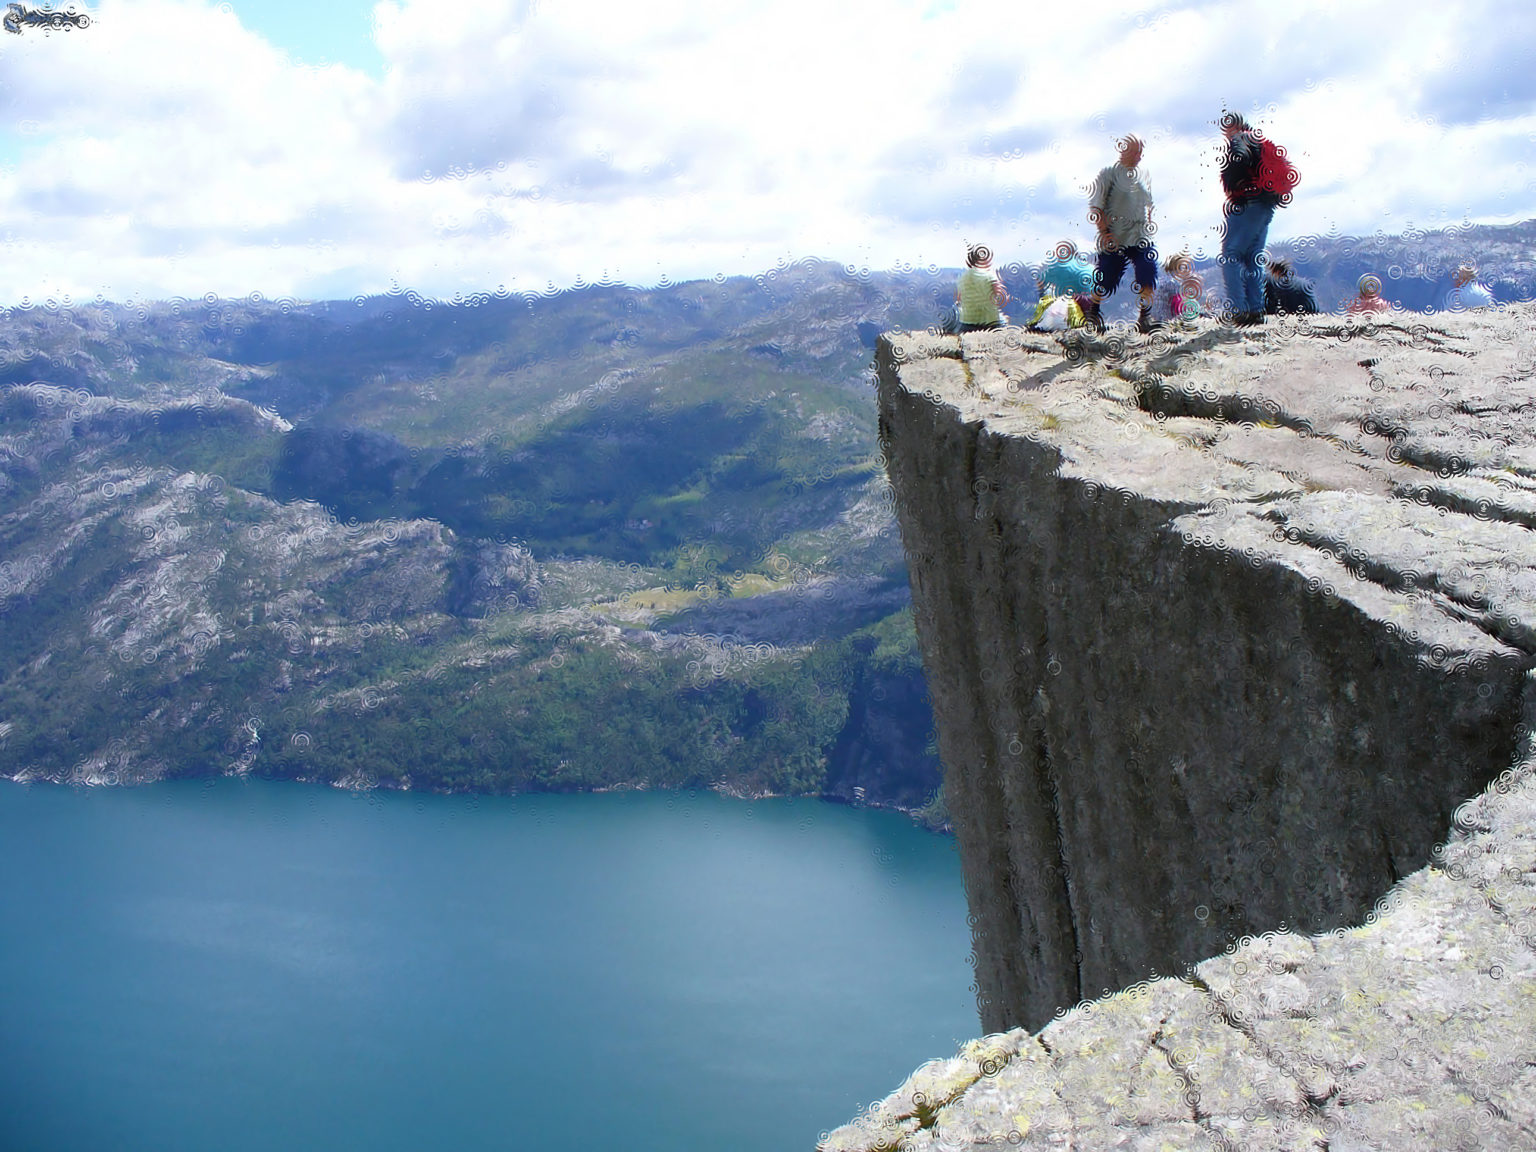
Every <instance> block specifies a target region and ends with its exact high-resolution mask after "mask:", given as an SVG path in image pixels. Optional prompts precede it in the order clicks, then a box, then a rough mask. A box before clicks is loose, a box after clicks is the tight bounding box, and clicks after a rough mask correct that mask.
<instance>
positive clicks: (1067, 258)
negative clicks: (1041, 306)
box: [1035, 240, 1093, 299]
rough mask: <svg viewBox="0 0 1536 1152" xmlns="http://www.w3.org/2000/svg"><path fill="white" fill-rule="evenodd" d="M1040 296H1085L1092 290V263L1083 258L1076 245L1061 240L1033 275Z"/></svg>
mask: <svg viewBox="0 0 1536 1152" xmlns="http://www.w3.org/2000/svg"><path fill="white" fill-rule="evenodd" d="M1035 282H1036V283H1037V284H1038V285H1039V286H1040V296H1041V298H1042V299H1043V298H1044V297H1046V296H1086V295H1087V294H1088V293H1090V292H1092V291H1093V265H1092V264H1090V263H1088V261H1086V260H1084V259H1083V257H1082V255H1081V254H1080V253H1079V252H1078V250H1077V245H1076V244H1074V243H1072V241H1070V240H1063V241H1062V242H1061V243H1060V244H1058V245H1056V250H1055V251H1054V252H1052V253H1051V255H1050V258H1049V259H1048V260H1046V262H1045V264H1044V265H1043V266H1042V267H1041V269H1040V274H1039V275H1038V276H1036V277H1035Z"/></svg>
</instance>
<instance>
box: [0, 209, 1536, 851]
mask: <svg viewBox="0 0 1536 1152" xmlns="http://www.w3.org/2000/svg"><path fill="white" fill-rule="evenodd" d="M1533 242H1536V222H1530V223H1526V224H1521V225H1514V226H1509V227H1504V228H1467V229H1460V230H1455V231H1453V232H1448V233H1433V234H1426V235H1415V236H1404V237H1390V238H1389V237H1374V238H1364V239H1360V238H1352V237H1342V238H1339V237H1335V238H1320V239H1315V240H1312V241H1309V242H1306V243H1298V244H1296V245H1292V246H1291V254H1292V255H1293V256H1294V258H1295V259H1296V261H1297V264H1298V266H1299V268H1300V271H1301V272H1302V274H1303V275H1307V276H1310V277H1312V278H1313V279H1314V280H1315V281H1316V283H1317V286H1318V294H1319V298H1320V299H1321V300H1323V301H1324V302H1325V304H1326V303H1328V302H1329V301H1333V300H1335V299H1336V298H1337V299H1345V298H1347V297H1348V296H1351V295H1352V294H1353V283H1354V280H1355V279H1356V278H1357V277H1358V276H1359V275H1360V274H1362V273H1363V272H1364V271H1374V272H1376V273H1377V274H1378V275H1381V276H1382V278H1383V280H1384V281H1385V282H1386V284H1387V292H1386V294H1387V295H1388V296H1389V298H1392V297H1393V294H1394V292H1396V293H1397V298H1398V299H1399V301H1400V302H1402V303H1404V304H1408V303H1410V302H1411V301H1422V302H1423V303H1428V302H1430V301H1431V300H1432V299H1434V298H1436V297H1435V293H1436V288H1437V285H1438V282H1439V279H1446V280H1447V282H1448V276H1449V271H1450V270H1451V269H1453V268H1454V267H1455V265H1456V264H1458V263H1460V262H1461V261H1462V260H1463V259H1467V258H1472V259H1474V260H1477V261H1478V262H1479V263H1480V265H1481V268H1482V273H1483V279H1484V281H1485V282H1486V283H1489V284H1490V285H1491V286H1492V287H1493V289H1494V291H1495V293H1496V295H1498V296H1499V297H1500V298H1501V299H1505V300H1507V299H1514V298H1529V296H1530V295H1531V293H1532V291H1533V289H1536V261H1533V257H1532V252H1533ZM1279 250H1280V248H1279V246H1277V252H1278V251H1279ZM1394 270H1395V273H1394ZM1031 271H1032V270H1030V269H1027V268H1024V267H1023V266H1012V267H1005V268H1004V275H1005V277H1006V278H1008V279H1010V280H1011V281H1012V282H1013V287H1014V290H1015V294H1016V295H1019V296H1021V297H1022V298H1025V299H1027V298H1030V297H1032V295H1033V291H1032V288H1030V286H1029V281H1030V279H1031ZM954 276H955V273H954V271H953V270H941V269H926V270H922V269H918V270H905V271H899V272H891V273H865V272H859V271H855V270H849V269H845V268H842V267H840V266H837V265H831V264H826V263H822V262H817V261H803V262H801V263H797V264H793V265H787V266H784V267H781V268H777V269H774V270H772V271H770V272H766V273H764V274H762V275H760V276H756V277H740V278H730V279H725V278H722V279H717V280H713V281H697V282H689V283H682V284H664V285H661V286H659V287H655V288H649V289H636V288H631V287H627V286H623V285H615V284H602V285H591V286H586V287H582V288H579V289H576V290H572V291H565V292H559V293H551V294H549V295H543V296H537V295H532V296H522V295H510V294H506V295H486V296H483V297H477V298H473V299H468V300H461V301H455V302H451V303H444V302H441V301H434V300H428V299H424V298H420V297H415V296H411V295H408V294H400V295H396V296H385V297H372V298H365V299H360V300H355V301H332V302H323V303H305V302H298V301H291V300H280V301H270V300H262V299H259V298H252V299H248V300H239V301H228V300H218V299H206V300H172V301H163V302H155V303H146V304H142V305H138V306H131V307H130V306H124V305H115V304H109V303H96V304H92V305H73V304H71V305H65V304H56V303H44V304H42V305H36V306H32V307H25V308H13V309H10V310H9V311H7V312H6V313H5V314H4V315H3V316H0V627H3V630H4V631H3V635H4V640H3V642H0V774H3V775H6V776H10V777H13V778H17V779H26V780H31V779H48V780H60V781H75V782H91V783H128V782H135V781H145V780H152V779H158V778H162V777H168V776H186V775H213V774H222V773H230V772H234V773H254V774H258V775H263V776H271V777H281V778H296V779H308V780H324V781H329V782H333V783H337V784H345V785H349V786H354V787H375V786H378V787H397V788H424V789H435V790H476V791H519V790H527V789H559V790H572V789H596V788H618V787H669V788H703V787H715V788H720V789H723V790H727V791H732V792H738V793H747V794H752V793H768V792H773V793H816V794H823V795H830V796H834V797H840V798H843V799H847V800H850V801H862V802H876V803H887V804H894V805H898V806H901V807H905V808H908V809H923V811H924V812H925V814H926V818H927V819H929V820H930V821H931V822H932V823H935V824H942V823H943V821H944V812H943V804H942V798H941V797H940V795H939V769H938V764H937V759H936V755H935V753H934V751H933V746H932V740H931V733H930V729H931V718H930V715H929V710H928V705H927V700H926V691H925V688H924V684H923V678H922V671H921V667H920V662H919V660H918V657H917V654H916V647H915V639H914V634H913V629H912V625H911V618H910V609H909V606H908V594H907V587H906V572H905V565H904V561H903V557H902V553H901V545H900V540H899V539H898V536H897V533H896V529H895V524H894V519H893V516H892V512H891V507H890V497H889V491H888V488H887V484H886V479H885V475H884V469H883V466H882V461H881V458H880V452H879V445H878V437H877V429H876V426H875V413H874V402H873V392H872V389H871V387H870V385H871V380H872V376H871V373H870V370H869V360H870V349H871V348H872V347H873V343H874V339H875V337H876V335H877V334H878V333H879V332H880V331H883V330H886V329H892V328H913V327H917V328H921V327H927V326H931V325H934V324H937V323H939V322H940V321H941V319H942V317H943V314H944V312H945V309H946V308H947V307H948V305H949V302H950V298H951V296H952V291H953V283H954ZM1208 282H1212V281H1211V277H1210V276H1208ZM1426 286H1427V287H1426ZM1126 295H1127V296H1128V295H1129V294H1128V293H1127V294H1126Z"/></svg>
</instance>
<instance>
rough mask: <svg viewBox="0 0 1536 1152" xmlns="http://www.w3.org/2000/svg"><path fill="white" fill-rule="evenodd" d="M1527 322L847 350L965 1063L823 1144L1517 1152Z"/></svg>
mask: <svg viewBox="0 0 1536 1152" xmlns="http://www.w3.org/2000/svg"><path fill="white" fill-rule="evenodd" d="M1533 320H1536V310H1533V308H1532V307H1531V306H1529V305H1520V306H1515V307H1511V308H1508V309H1505V310H1501V311H1497V312H1485V313H1475V314H1462V315H1433V316H1403V317H1397V316H1392V317H1374V318H1371V319H1370V320H1368V321H1365V322H1361V323H1357V322H1355V321H1354V320H1352V319H1351V320H1341V319H1338V318H1332V317H1322V318H1311V319H1309V320H1303V321H1294V322H1282V323H1274V322H1272V323H1271V324H1270V325H1268V326H1266V327H1264V328H1262V329H1257V330H1246V331H1237V330H1233V329H1230V328H1224V327H1221V326H1218V325H1216V324H1214V323H1211V322H1205V323H1204V324H1201V325H1198V326H1195V327H1192V328H1181V329H1176V330H1172V331H1167V332H1163V333H1158V334H1155V335H1154V336H1152V337H1150V338H1139V337H1129V336H1126V335H1124V334H1115V335H1111V336H1109V337H1107V338H1103V337H1093V336H1089V335H1085V334H1083V333H1070V334H1067V335H1065V336H1062V337H1049V336H1041V335H1035V334H1031V333H1027V332H1024V331H1022V330H1019V329H1005V330H1002V331H1000V332H995V333H981V334H974V335H967V336H964V337H960V338H955V337H946V336H935V335H932V334H924V333H896V334H891V335H889V336H887V337H885V338H884V339H883V340H882V342H881V344H880V347H879V350H878V353H877V365H878V369H879V376H880V407H881V433H882V439H883V446H884V449H885V452H886V458H887V467H888V471H889V474H890V477H891V482H892V486H893V490H894V495H895V500H896V506H897V512H898V517H899V519H900V523H901V528H902V536H903V543H904V546H905V548H906V551H907V555H908V560H909V564H910V570H911V578H912V590H913V600H914V610H915V613H916V618H917V624H918V634H919V639H920V642H921V645H922V651H923V658H924V663H925V667H926V669H927V673H928V678H929V684H930V690H931V692H932V696H933V701H934V710H935V720H936V725H937V728H938V734H939V745H940V752H941V756H942V758H943V760H944V763H945V766H946V793H947V799H948V803H949V809H950V814H951V818H952V820H953V822H954V826H955V831H956V835H957V839H958V842H959V847H960V851H961V857H962V865H963V868H964V873H965V878H966V884H967V894H968V898H969V901H970V906H971V912H972V920H973V923H974V925H975V927H974V935H975V967H976V975H977V987H978V1008H979V1011H980V1015H981V1023H982V1027H983V1029H985V1030H986V1031H987V1032H988V1033H989V1035H988V1036H987V1037H986V1038H984V1039H982V1040H978V1041H975V1042H973V1043H972V1044H970V1045H968V1046H966V1048H964V1049H963V1050H962V1052H961V1053H960V1055H958V1056H957V1057H955V1058H953V1059H951V1060H948V1061H936V1062H934V1063H933V1064H930V1065H927V1066H925V1067H924V1068H923V1069H920V1070H919V1071H918V1072H917V1073H916V1074H915V1075H914V1076H913V1078H912V1079H911V1080H909V1081H908V1083H907V1084H906V1085H904V1086H903V1087H902V1088H901V1089H899V1090H898V1091H897V1092H896V1093H895V1094H894V1095H892V1096H891V1097H888V1098H887V1099H886V1100H884V1101H882V1102H880V1103H878V1104H876V1105H874V1106H872V1107H871V1109H870V1110H869V1111H868V1112H867V1113H866V1114H865V1115H864V1116H862V1117H861V1118H860V1119H859V1120H857V1121H856V1122H855V1123H854V1124H852V1125H849V1126H848V1127H845V1128H842V1129H839V1130H838V1131H837V1132H834V1133H832V1134H830V1135H829V1136H828V1137H827V1138H826V1139H825V1140H824V1142H823V1147H824V1148H826V1149H829V1150H830V1149H838V1150H849V1152H851V1150H853V1149H869V1150H872V1149H877V1148H895V1147H898V1146H899V1147H904V1148H912V1149H921V1148H929V1147H934V1148H972V1147H985V1146H1017V1147H1068V1146H1070V1147H1079V1148H1098V1147H1148V1148H1161V1147H1174V1148H1198V1147H1240V1148H1245V1149H1246V1148H1269V1147H1274V1148H1293V1147H1296V1148H1325V1147H1326V1148H1331V1149H1334V1150H1338V1149H1346V1148H1392V1149H1398V1148H1421V1147H1422V1148H1437V1149H1440V1148H1452V1147H1462V1146H1467V1147H1485V1148H1492V1147H1511V1148H1512V1147H1531V1146H1536V980H1533V977H1536V953H1533V946H1536V917H1533V912H1536V784H1533V783H1532V768H1531V765H1532V763H1533V755H1532V748H1531V727H1532V725H1531V717H1532V716H1533V712H1532V708H1533V702H1532V700H1533V693H1532V690H1531V681H1530V676H1529V670H1530V668H1531V666H1532V663H1533V660H1532V656H1533V653H1536V535H1533V533H1532V531H1531V529H1532V526H1533V525H1536V431H1533V427H1532V425H1533V416H1536V355H1533V345H1536V339H1533V330H1536V325H1533ZM1116 989H1119V990H1120V991H1115V990H1116ZM1074 1005H1077V1007H1073V1006H1074ZM1469 1141H1470V1143H1469Z"/></svg>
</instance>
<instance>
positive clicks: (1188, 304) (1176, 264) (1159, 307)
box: [1152, 252, 1205, 324]
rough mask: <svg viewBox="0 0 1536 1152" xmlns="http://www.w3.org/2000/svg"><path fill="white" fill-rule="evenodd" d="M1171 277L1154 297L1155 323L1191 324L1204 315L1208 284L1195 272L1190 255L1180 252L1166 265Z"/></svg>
mask: <svg viewBox="0 0 1536 1152" xmlns="http://www.w3.org/2000/svg"><path fill="white" fill-rule="evenodd" d="M1163 271H1164V272H1166V273H1168V275H1167V276H1166V277H1165V278H1164V279H1162V280H1160V281H1159V282H1158V285H1157V291H1155V292H1154V293H1153V294H1152V322H1153V323H1154V324H1171V323H1173V322H1174V321H1176V320H1177V321H1181V322H1182V321H1188V320H1193V319H1194V318H1195V317H1197V316H1199V315H1201V314H1202V313H1203V312H1204V305H1203V300H1204V297H1205V284H1204V283H1203V282H1202V281H1201V279H1200V276H1199V273H1197V272H1196V271H1195V262H1194V261H1193V260H1191V259H1190V256H1189V253H1188V252H1180V253H1179V254H1178V255H1176V256H1170V257H1168V259H1166V260H1164V261H1163Z"/></svg>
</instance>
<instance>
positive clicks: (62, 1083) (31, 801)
mask: <svg viewBox="0 0 1536 1152" xmlns="http://www.w3.org/2000/svg"><path fill="white" fill-rule="evenodd" d="M0 867H3V869H4V876H5V882H4V884H3V886H0V1147H4V1148H6V1149H12V1148H14V1149H37V1150H39V1152H74V1150H76V1149H79V1150H82V1152H83V1150H86V1149H90V1150H92V1152H97V1150H100V1149H104V1148H112V1149H118V1150H122V1152H138V1150H144V1152H149V1150H154V1152H181V1150H185V1152H209V1150H214V1149H218V1150H224V1152H247V1150H249V1152H256V1150H262V1152H266V1150H269V1149H288V1150H301V1149H317V1150H318V1149H326V1150H329V1152H348V1150H352V1149H358V1150H362V1149H368V1150H370V1152H379V1150H393V1149H401V1150H405V1149H410V1150H412V1152H417V1150H420V1149H428V1148H452V1149H456V1150H460V1152H468V1150H476V1149H529V1150H535V1149H536V1150H539V1152H562V1150H567V1149H568V1150H572V1152H575V1150H578V1149H581V1150H585V1149H592V1148H625V1149H631V1150H650V1149H655V1150H658V1152H659V1150H663V1149H665V1150H667V1152H679V1150H689V1152H691V1150H695V1149H697V1150H715V1149H719V1150H726V1149H732V1150H740V1152H754V1150H757V1149H762V1150H764V1152H766V1150H768V1149H773V1150H775V1152H781V1150H792V1149H803V1150H805V1152H809V1150H810V1149H811V1148H813V1147H814V1146H815V1143H816V1137H817V1135H818V1134H819V1133H820V1132H821V1131H823V1130H825V1129H827V1128H831V1127H834V1126H836V1125H838V1124H840V1123H843V1122H845V1121H846V1120H848V1119H849V1118H850V1117H851V1116H852V1115H853V1113H854V1111H855V1110H856V1108H857V1107H858V1106H859V1105H861V1104H863V1103H866V1102H868V1101H869V1100H871V1099H873V1098H876V1097H878V1096H880V1095H883V1094H884V1093H885V1092H888V1091H890V1089H891V1087H892V1086H893V1085H895V1084H897V1083H899V1082H900V1081H901V1079H902V1077H904V1076H905V1075H906V1074H907V1073H908V1072H910V1071H911V1070H912V1069H913V1068H914V1067H916V1066H917V1065H918V1064H920V1063H921V1062H922V1061H924V1060H926V1059H929V1058H931V1057H933V1056H939V1055H947V1054H949V1053H950V1052H952V1051H953V1048H954V1044H955V1042H956V1041H957V1040H959V1039H963V1038H966V1037H969V1036H972V1035H975V1034H976V1032H977V1022H976V1009H975V1004H974V1001H973V1000H972V998H971V993H970V992H969V991H968V987H969V985H970V981H971V974H970V970H969V966H968V963H967V960H966V957H967V953H968V951H969V948H970V939H969V932H968V929H967V927H966V921H965V900H964V894H963V891H962V888H961V878H960V870H959V864H958V859H957V857H956V855H955V852H954V849H953V842H952V841H951V840H949V839H948V838H945V837H940V836H936V835H933V834H930V833H926V832H923V831H921V830H919V829H917V828H915V827H914V826H912V825H911V823H910V822H908V821H907V820H906V819H905V818H904V817H901V816H899V815H896V814H892V813H885V812H872V811H867V810H853V809H848V808H839V807H835V806H831V805H827V804H823V803H820V802H817V801H809V800H798V801H789V800H770V801H755V802H746V801H737V800H729V799H724V798H721V797H717V796H714V795H713V794H709V793H703V794H669V793H625V794H608V795H596V796H592V795H587V796H521V797H507V798H483V797H482V798H475V797H445V796H421V795H408V794H401V793H367V794H361V795H358V794H351V793H345V792H339V791H336V790H333V789H326V788H322V787H318V786H310V785H301V784H279V783H269V782H259V781H240V780H218V781H211V782H207V783H201V782H176V783H167V784H157V785H152V786H147V787H141V788H132V789H67V788H60V787H53V786H41V785H34V786H20V785H10V784H5V785H0Z"/></svg>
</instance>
